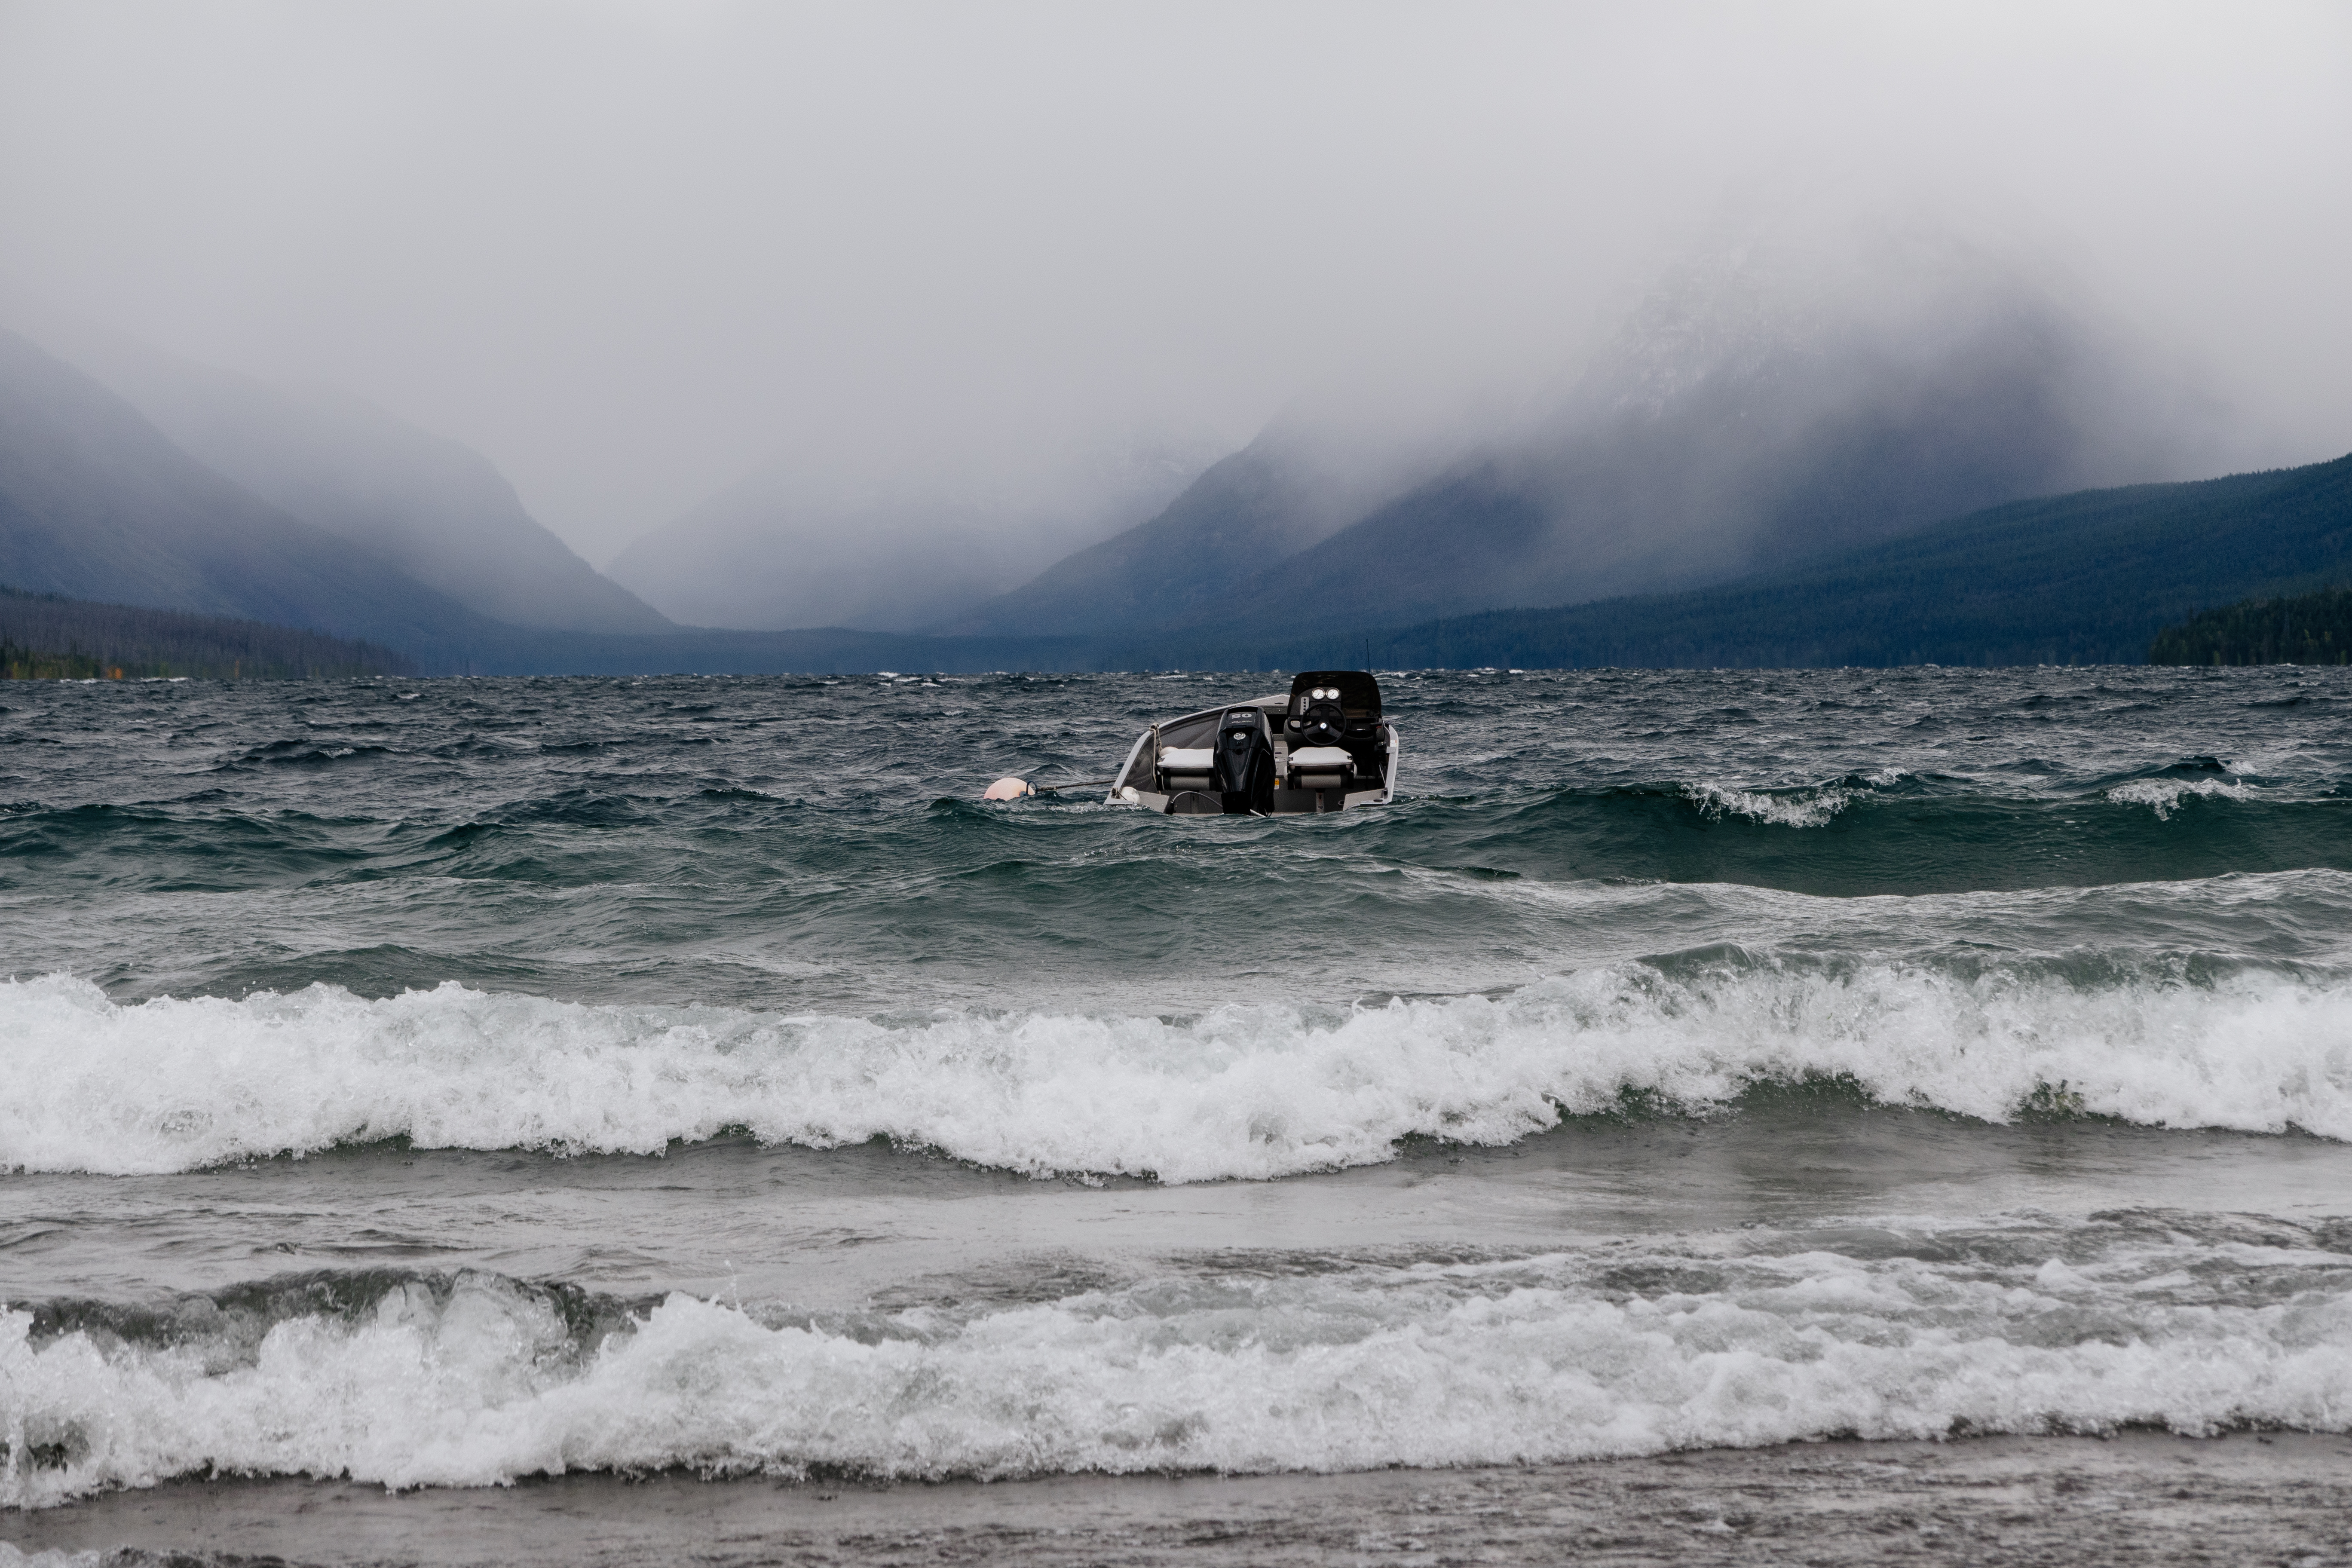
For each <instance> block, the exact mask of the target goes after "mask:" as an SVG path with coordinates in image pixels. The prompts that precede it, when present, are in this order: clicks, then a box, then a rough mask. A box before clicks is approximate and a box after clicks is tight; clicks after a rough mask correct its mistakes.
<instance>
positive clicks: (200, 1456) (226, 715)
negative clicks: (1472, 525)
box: [0, 669, 2352, 1506]
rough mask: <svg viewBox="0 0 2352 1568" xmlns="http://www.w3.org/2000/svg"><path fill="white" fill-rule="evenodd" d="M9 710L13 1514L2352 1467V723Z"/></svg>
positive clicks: (1176, 703)
mask: <svg viewBox="0 0 2352 1568" xmlns="http://www.w3.org/2000/svg"><path fill="white" fill-rule="evenodd" d="M1281 684H1283V682H1282V680H1281V679H1279V678H1266V677H1230V678H1229V677H1210V678H1202V677H1159V678H1151V677H1118V676H1101V677H1072V678H1042V679H1041V678H1023V677H992V678H971V679H956V678H950V679H939V680H932V679H915V678H884V677H875V678H844V679H662V680H650V679H649V680H640V681H603V680H499V681H491V680H472V681H468V680H447V681H428V682H420V683H409V684H397V683H383V682H359V683H349V684H328V683H313V684H299V683H288V684H278V685H271V684H258V683H257V684H249V685H241V686H240V685H224V684H207V683H199V682H187V683H146V684H103V685H91V686H67V685H46V684H33V683H19V684H16V685H12V686H9V687H7V688H6V689H4V690H0V802H5V805H0V886H4V887H5V901H0V938H5V953H6V964H5V971H6V972H7V973H10V974H13V976H14V978H13V979H10V980H8V981H7V982H6V983H5V984H0V1082H5V1090H0V1170H5V1172H6V1173H5V1175H0V1301H4V1302H5V1303H7V1307H6V1309H5V1315H0V1427H5V1442H6V1444H7V1445H8V1447H7V1457H6V1458H5V1470H0V1476H5V1479H0V1485H5V1488H6V1489H7V1490H6V1493H5V1495H6V1497H7V1498H8V1499H10V1500H14V1501H16V1502H17V1503H20V1504H29V1505H33V1506H41V1505H46V1504H50V1503H55V1502H58V1501H62V1500H70V1499H72V1498H75V1497H78V1496H83V1495H86V1494H88V1493H89V1492H90V1491H92V1490H93V1489H104V1488H109V1487H116V1486H122V1485H138V1484H142V1483H145V1482H150V1481H153V1480H158V1479H165V1478H168V1477H172V1476H177V1475H187V1474H206V1475H211V1474H224V1475H225V1474H232V1473H252V1474H289V1475H290V1474H310V1475H323V1476H350V1477H353V1478H357V1479H368V1480H383V1481H392V1482H395V1483H400V1484H449V1485H470V1484H480V1483H483V1482H488V1481H494V1480H501V1479H511V1478H514V1477H518V1476H524V1475H531V1474H540V1473H548V1472H551V1471H556V1470H579V1469H591V1470H595V1469H617V1470H632V1471H634V1470H644V1469H649V1468H666V1467H686V1468H689V1469H693V1470H699V1471H704V1472H709V1473H740V1472H743V1471H762V1472H774V1473H781V1474H801V1473H806V1472H808V1471H809V1470H810V1469H811V1468H813V1467H814V1468H815V1469H817V1470H818V1471H819V1472H821V1473H828V1474H829V1473H835V1472H846V1473H852V1474H870V1475H881V1476H924V1477H932V1476H946V1475H1006V1474H1040V1473H1055V1472H1062V1471H1088V1470H1138V1469H1141V1470H1180V1471H1181V1470H1186V1469H1193V1468H1213V1469H1229V1470H1231V1469H1238V1470H1253V1469H1280V1468H1322V1469H1347V1468H1378V1467H1382V1466H1389V1465H1399V1464H1402V1465H1451V1464H1463V1463H1485V1462H1506V1461H1517V1460H1525V1459H1557V1458H1581V1457H1589V1456H1598V1455H1605V1454H1627V1453H1640V1452H1656V1451H1661V1450H1664V1449H1671V1448H1676V1447H1703V1446H1707V1445H1720V1444H1747V1443H1758V1442H1769V1441H1778V1440H1781V1439H1785V1438H1790V1437H1802V1436H1822V1435H1824V1434H1831V1433H1839V1434H1851V1435H1857V1436H1864V1437H1873V1436H1876V1437H1898V1436H1943V1435H1947V1434H1948V1433H1951V1432H1953V1431H1956V1430H1965V1431H2021V1430H2022V1431H2032V1430H2078V1429H2079V1430H2101V1429H2108V1428H2112V1427H2114V1426H2117V1425H2127V1424H2138V1423H2149V1424H2155V1425H2158V1426H2170V1427H2173V1428H2176V1429H2179V1430H2182V1431H2189V1432H2210V1431H2215V1430H2222V1429H2228V1428H2231V1427H2233V1426H2244V1425H2247V1424H2249V1423H2252V1424H2256V1425H2261V1424H2272V1425H2286V1426H2308V1427H2312V1428H2315V1429H2319V1430H2329V1431H2340V1430H2344V1429H2345V1428H2346V1426H2347V1424H2352V1219H2347V1215H2352V1197H2347V1195H2346V1194H2347V1192H2352V1145H2347V1142H2345V1141H2346V1140H2352V723H2347V720H2352V678H2347V676H2346V675H2345V674H2343V673H2342V672H2331V671H2324V670H2295V669H2269V670H2231V671H2211V672H2205V671H2179V670H2138V669H2085V670H2062V669H2047V670H2023V671H1958V670H1934V669H1926V670H1902V671H1811V672H1797V673H1775V672H1738V673H1726V674H1706V673H1630V672H1627V673H1620V672H1579V673H1564V674H1546V673H1528V674H1519V673H1486V674H1423V675H1392V676H1389V677H1386V678H1384V680H1383V684H1384V687H1385V690H1386V696H1387V704H1388V710H1389V712H1390V714H1391V717H1392V718H1393V719H1394V720H1395V721H1396V723H1397V724H1398V727H1399V729H1400V731H1402V736H1403V745H1404V755H1403V764H1402V773H1401V781H1400V783H1401V788H1400V799H1399V800H1398V802H1397V803H1396V804H1395V805H1391V806H1388V807H1384V808H1378V809H1372V810H1365V811H1359V812H1350V813H1347V814H1344V815H1341V816H1323V817H1290V818H1280V819H1275V820H1261V819H1248V818H1234V819H1224V818H1163V817H1159V816H1150V815H1147V814H1144V813H1140V812H1138V811H1134V810H1131V809H1128V808H1122V807H1117V806H1109V805H1103V804H1101V803H1100V798H1099V797H1100V794H1101V792H1100V790H1099V789H1092V790H1087V789H1073V790H1071V791H1069V792H1068V793H1065V794H1061V795H1045V796H1040V797H1038V798H1035V799H1032V800H1027V801H1023V802H1019V803H1015V804H1012V805H983V804H982V803H980V802H979V801H978V799H977V796H978V795H979V794H980V792H981V791H982V789H983V788H984V787H985V786H986V784H988V783H989V781H991V780H992V779H993V778H995V777H997V776H998V775H1000V774H1002V773H1020V774H1022V775H1024V776H1026V777H1029V778H1031V779H1033V780H1035V781H1037V782H1039V783H1041V784H1053V783H1055V781H1071V782H1074V783H1075V782H1076V781H1084V780H1093V779H1101V778H1103V777H1105V776H1106V775H1108V773H1110V772H1111V771H1112V770H1113V769H1114V768H1115V767H1116V765H1117V764H1118V762H1119V760H1120V759H1121V758H1122V757H1123V756H1124V755H1125V754H1126V750H1127V747H1128V746H1129V743H1130V742H1132V741H1133V739H1134V737H1135V735H1136V733H1137V732H1138V731H1139V730H1140V729H1141V728H1142V726H1143V725H1144V724H1145V723H1146V722H1148V721H1150V720H1152V719H1155V718H1161V717H1166V716H1169V715H1171V714H1174V713H1178V712H1182V711H1189V710H1195V709H1199V708H1202V707H1206V706H1209V705H1211V704H1213V703H1215V702H1218V701H1221V700H1225V699H1228V698H1233V697H1239V696H1252V695H1257V694H1259V693H1260V692H1262V691H1264V690H1266V689H1273V688H1276V687H1278V686H1280V685H1281Z"/></svg>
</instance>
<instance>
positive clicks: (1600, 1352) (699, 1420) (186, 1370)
mask: <svg viewBox="0 0 2352 1568" xmlns="http://www.w3.org/2000/svg"><path fill="white" fill-rule="evenodd" d="M2146 1217H2147V1223H2138V1224H2135V1223H2131V1220H2132V1218H2133V1216H2129V1215H2123V1216H2116V1215H2103V1216H2095V1221H2097V1220H2104V1221H2107V1222H2109V1223H2105V1224H2101V1223H2095V1222H2094V1223H2087V1224H2077V1225H2074V1226H2047V1227H2027V1228H2026V1229H2025V1230H2024V1231H2023V1232H2021V1233H2020V1234H2016V1235H2004V1234H2002V1233H2000V1232H1999V1231H1997V1230H1994V1231H1979V1232H1977V1233H1975V1234H1973V1235H1970V1234H1961V1235H1958V1236H1953V1235H1946V1234H1937V1233H1935V1232H1932V1231H1931V1232H1928V1233H1927V1234H1925V1235H1923V1236H1919V1237H1909V1238H1905V1237H1890V1236H1888V1235H1886V1234H1885V1233H1874V1234H1872V1235H1865V1236H1862V1237H1856V1236H1855V1235H1853V1234H1852V1233H1844V1234H1841V1233H1839V1232H1837V1231H1834V1230H1832V1231H1828V1232H1826V1233H1820V1234H1816V1233H1811V1232H1808V1231H1806V1230H1802V1229H1800V1230H1797V1231H1793V1232H1782V1233H1778V1234H1774V1233H1760V1234H1759V1233H1754V1232H1748V1233H1733V1237H1731V1238H1730V1239H1724V1238H1715V1239H1714V1240H1713V1241H1712V1242H1710V1241H1709V1240H1708V1238H1699V1239H1698V1240H1697V1241H1696V1242H1695V1243H1691V1244H1683V1245H1680V1246H1677V1247H1658V1246H1656V1245H1654V1244H1652V1245H1649V1246H1646V1247H1645V1246H1642V1245H1637V1244H1631V1243H1628V1244H1624V1245H1622V1246H1620V1247H1616V1248H1614V1249H1611V1248H1603V1249H1601V1250H1600V1251H1599V1252H1597V1253H1591V1254H1580V1255H1559V1256H1549V1257H1539V1258H1516V1259H1505V1260H1496V1261H1476V1262H1457V1263H1450V1264H1441V1263H1418V1264H1412V1265H1410V1266H1392V1265H1391V1266H1383V1265H1377V1264H1357V1265H1352V1266H1340V1267H1337V1268H1334V1267H1330V1266H1328V1265H1327V1266H1321V1267H1315V1268H1281V1267H1279V1266H1278V1264H1279V1261H1280V1260H1279V1258H1275V1259H1271V1260H1270V1264H1271V1265H1272V1266H1269V1267H1267V1268H1263V1269H1259V1270H1255V1271H1253V1270H1248V1269H1240V1268H1226V1269H1224V1270H1222V1271H1219V1272H1215V1273H1212V1274H1202V1273H1197V1272H1192V1273H1188V1272H1181V1271H1179V1272H1173V1273H1163V1274H1160V1275H1158V1276H1155V1277H1152V1278H1150V1279H1143V1280H1141V1281H1139V1282H1137V1283H1134V1284H1131V1285H1129V1286H1125V1287H1122V1288H1118V1289H1090V1290H1082V1291H1079V1292H1077V1293H1075V1294H1071V1295H1066V1296H1064V1297H1061V1298H1060V1299H1058V1300H1049V1301H1042V1302H1026V1303H1019V1304H1010V1305H1008V1304H1004V1303H987V1304H981V1305H958V1304H956V1303H954V1302H951V1301H950V1302H943V1303H941V1304H938V1305H931V1306H923V1307H916V1308H909V1309H907V1310H899V1311H867V1312H859V1313H842V1314H833V1315H829V1316H828V1315H812V1314H808V1313H796V1312H793V1311H792V1310H788V1309H784V1308H762V1307H756V1306H755V1307H752V1308H750V1309H748V1310H747V1309H745V1308H743V1307H740V1306H735V1305H726V1304H720V1303H717V1302H713V1301H709V1300H701V1299H698V1298H696V1297H692V1296H688V1295H684V1294H673V1295H670V1296H668V1297H667V1298H666V1299H663V1300H660V1301H659V1302H658V1303H653V1304H649V1305H647V1306H646V1307H645V1308H642V1309H639V1310H637V1311H636V1312H635V1313H633V1314H631V1315H628V1316H627V1317H626V1319H625V1322H624V1323H623V1324H622V1325H621V1326H619V1327H617V1328H616V1327H614V1326H612V1324H611V1323H610V1322H609V1321H603V1320H607V1319H609V1318H610V1316H611V1314H609V1313H602V1314H585V1315H583V1313H582V1312H580V1311H578V1310H570V1309H573V1308H576V1307H577V1305H578V1303H577V1302H576V1301H574V1302H569V1303H567V1301H566V1300H563V1299H562V1298H561V1297H560V1296H559V1295H558V1294H557V1293H555V1292H551V1291H550V1290H549V1289H545V1288H542V1287H533V1286H530V1285H526V1284H523V1283H520V1282H518V1281H515V1280H512V1279H506V1278H503V1277H501V1276H498V1275H494V1274H482V1273H465V1274H459V1275H456V1276H439V1277H418V1278H412V1279H407V1280H404V1281H401V1280H394V1281H388V1282H385V1283H383V1285H382V1286H381V1287H380V1288H379V1289H376V1290H375V1291H374V1292H373V1296H372V1299H369V1300H363V1301H358V1302H350V1303H344V1304H343V1305H342V1307H341V1310H308V1311H300V1312H297V1313H294V1314H292V1315H285V1316H280V1317H278V1318H277V1319H276V1320H275V1321H271V1322H270V1323H269V1324H268V1327H267V1330H266V1332H263V1333H261V1334H260V1335H259V1336H258V1337H257V1338H256V1337H254V1336H252V1335H250V1334H244V1333H236V1332H232V1333H231V1334H229V1335H228V1336H227V1338H226V1342H223V1343H216V1342H213V1341H212V1340H209V1339H207V1337H206V1336H205V1334H204V1333H202V1332H190V1333H181V1334H176V1335H171V1334H167V1335H163V1336H161V1337H146V1338H141V1337H125V1336H124V1335H122V1334H120V1333H116V1332H111V1331H108V1330H106V1329H104V1328H101V1327H94V1326H89V1325H87V1324H76V1325H65V1324H60V1323H58V1322H55V1321H46V1322H45V1321H41V1319H40V1317H39V1316H37V1314H36V1313H34V1312H31V1311H26V1310H0V1421H5V1428H6V1435H5V1441H6V1443H7V1445H8V1451H7V1458H6V1460H5V1469H0V1489H5V1491H4V1492H0V1500H5V1501H7V1502H13V1503H15V1504H16V1505H18V1506H32V1507H40V1506H46V1505H50V1504H55V1503H58V1502H61V1501H65V1500H69V1499H71V1498H73V1497H76V1496H79V1495H84V1494H87V1493H88V1492H89V1491H92V1490H95V1489H102V1488H106V1487H113V1486H140V1485H146V1484H150V1483H152V1482H155V1481H158V1480H162V1479H168V1478H170V1477H173V1476H176V1475H186V1474H192V1473H212V1474H224V1473H226V1474H252V1475H310V1476H317V1477H350V1478H352V1479H357V1480H363V1481H373V1482H380V1483H383V1484H387V1485H391V1486H395V1487H410V1486H425V1485H447V1486H478V1485H488V1484H496V1483H503V1482H508V1481H511V1480H514V1479H517V1478H519V1477H523V1476H530V1475H545V1474H557V1473H562V1472H565V1471H572V1470H619V1471H644V1470H651V1469H656V1468H674V1467H685V1468H697V1469H699V1470H701V1471H703V1472H704V1473H706V1474H710V1475H726V1474H746V1473H767V1474H772V1475H785V1476H801V1477H805V1476H807V1475H809V1474H811V1473H813V1472H819V1473H822V1472H834V1473H844V1472H845V1473H851V1474H856V1475H863V1476H871V1477H881V1478H908V1479H942V1478H947V1477H956V1476H975V1477H1009V1476H1019V1475H1037V1474H1047V1473H1066V1472H1074V1471H1097V1472H1140V1471H1181V1470H1201V1469H1207V1470H1224V1471H1266V1470H1283V1469H1308V1470H1343V1469H1359V1468H1377V1467H1384V1466H1391V1465H1411V1466H1435V1465H1467V1464H1503V1463H1515V1462H1525V1461H1540V1460H1559V1459H1573V1458H1599V1457H1604V1456H1617V1455H1632V1454H1647V1453H1656V1452H1660V1451H1664V1450H1668V1449H1674V1448H1684V1447H1715V1446H1753V1445H1760V1444H1768V1443H1778V1442H1785V1441H1790V1440H1792V1439H1799V1438H1806V1437H1819V1436H1832V1435H1841V1434H1843V1435H1853V1436H1863V1437H1912V1438H1917V1437H1937V1436H1949V1435H1952V1434H1954V1433H1956V1432H1970V1431H1973V1432H2053V1431H2056V1432H2096V1431H2105V1430H2111V1429H2113V1428H2115V1427H2116V1426H2122V1425H2125V1424H2151V1425H2160V1426H2168V1427H2170V1428H2172V1429H2175V1430H2178V1431H2180V1432H2184V1433H2191V1434H2205V1433H2210V1432H2213V1431H2216V1430H2219V1429H2222V1428H2227V1427H2232V1426H2247V1425H2272V1426H2294V1427H2301V1428H2307V1429H2314V1430H2323V1431H2343V1430H2346V1429H2347V1426H2352V1258H2347V1256H2346V1255H2345V1253H2344V1252H2343V1251H2341V1250H2338V1249H2337V1247H2339V1246H2340V1244H2341V1243H2342V1242H2343V1240H2344V1239H2345V1238H2344V1237H2327V1236H2323V1235H2319V1234H2317V1233H2313V1232H2306V1231H2303V1230H2301V1229H2300V1228H2299V1227H2294V1226H2279V1225H2275V1224H2273V1225H2272V1226H2269V1227H2268V1232H2265V1233H2263V1234H2252V1235H2247V1236H2243V1237H2233V1236H2203V1237H2189V1236H2186V1235H2182V1234H2179V1224H2180V1221H2179V1219H2172V1218H2168V1216H2165V1215H2153V1216H2146ZM2118 1219H2120V1220H2122V1221H2123V1222H2124V1223H2114V1222H2116V1221H2117V1220H2118ZM2187 1223H2188V1224H2189V1226H2190V1227H2191V1228H2194V1227H2195V1226H2196V1225H2197V1224H2198V1222H2197V1221H2195V1220H2194V1219H2193V1218H2190V1219H2189V1220H2188V1221H2187ZM2273 1233H2274V1234H2273ZM2191 1266H2193V1274H2194V1278H2193V1279H2192V1278H2191V1272H2192V1268H2191ZM585 1317H595V1318H597V1319H599V1320H600V1321H598V1322H597V1323H594V1324H591V1323H588V1322H586V1321H584V1318H585Z"/></svg>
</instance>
